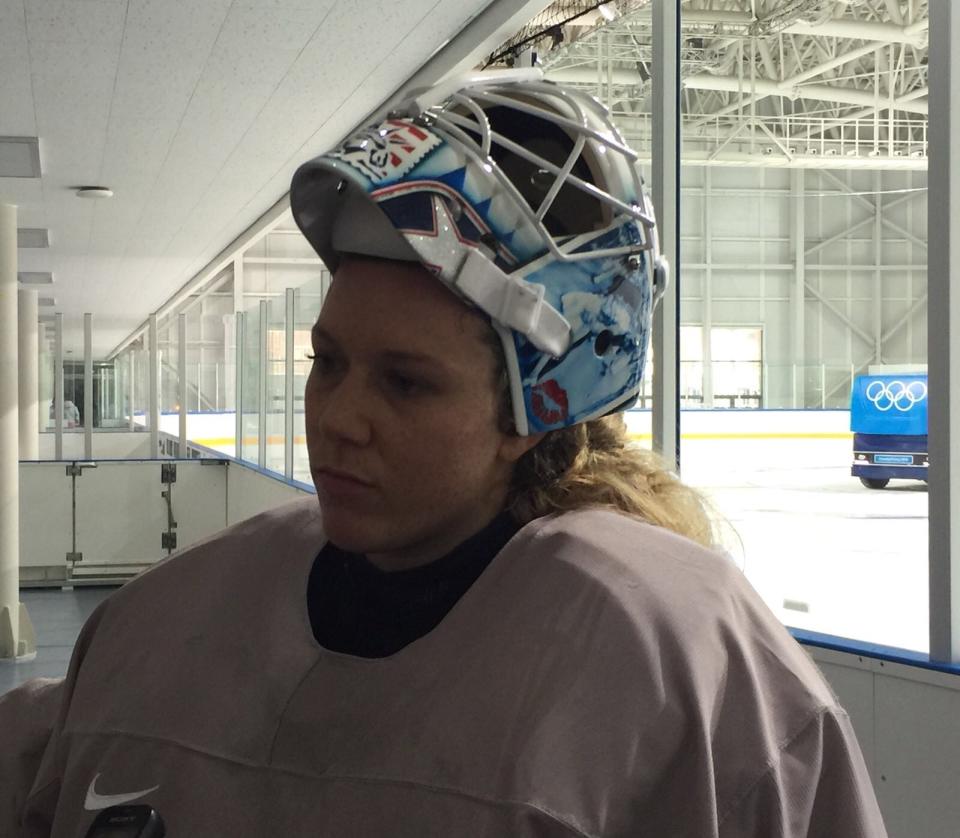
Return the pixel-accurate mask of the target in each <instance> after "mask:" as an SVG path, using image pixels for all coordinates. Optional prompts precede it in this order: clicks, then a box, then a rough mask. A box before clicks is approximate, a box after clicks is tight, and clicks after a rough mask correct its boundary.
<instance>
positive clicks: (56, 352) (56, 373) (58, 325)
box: [53, 311, 63, 460]
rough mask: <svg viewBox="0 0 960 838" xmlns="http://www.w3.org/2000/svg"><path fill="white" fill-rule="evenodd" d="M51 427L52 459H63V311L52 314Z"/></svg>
mask: <svg viewBox="0 0 960 838" xmlns="http://www.w3.org/2000/svg"><path fill="white" fill-rule="evenodd" d="M53 323H54V335H53V340H54V348H53V356H54V357H53V427H54V434H55V436H54V452H55V453H54V459H55V460H62V459H63V312H60V311H58V312H57V313H56V314H55V315H54V321H53Z"/></svg>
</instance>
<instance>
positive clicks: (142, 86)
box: [0, 0, 544, 357]
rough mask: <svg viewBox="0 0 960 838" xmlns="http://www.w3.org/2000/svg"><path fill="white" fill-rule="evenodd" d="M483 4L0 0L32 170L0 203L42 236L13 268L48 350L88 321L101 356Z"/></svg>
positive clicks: (6, 96) (3, 63) (8, 87)
mask: <svg viewBox="0 0 960 838" xmlns="http://www.w3.org/2000/svg"><path fill="white" fill-rule="evenodd" d="M488 2H489V0H402V2H398V1H397V0H234V1H233V2H231V0H0V136H36V137H39V140H40V160H41V166H42V172H43V174H42V177H41V178H39V179H26V178H3V177H0V202H3V203H10V204H16V205H18V207H19V219H18V226H19V227H45V228H49V230H50V247H49V249H44V250H41V249H21V250H19V251H18V254H19V269H20V270H21V271H52V272H53V275H54V279H55V284H54V285H53V286H45V287H42V288H41V293H43V294H44V295H45V296H46V295H48V294H49V295H50V296H55V297H56V300H57V307H56V311H62V312H63V313H64V326H65V330H64V331H65V345H66V346H68V347H70V348H73V349H79V348H80V347H81V346H82V339H81V336H80V330H81V320H82V314H83V312H86V311H91V312H94V314H95V319H94V324H95V328H94V355H95V357H101V356H103V355H105V354H106V353H107V352H109V350H110V349H112V348H113V347H114V346H116V345H117V343H119V342H120V341H121V340H122V339H123V338H124V337H126V336H127V335H128V334H129V333H130V332H131V331H132V330H133V329H134V328H135V327H137V326H138V325H139V324H140V323H142V322H143V320H144V319H145V318H146V317H147V315H148V314H149V313H150V312H151V311H153V310H155V309H157V308H158V307H159V306H160V305H161V303H163V302H164V301H165V300H166V299H167V298H168V297H169V296H170V295H171V294H172V293H173V292H174V291H175V290H176V289H177V288H179V287H180V286H181V285H183V284H184V283H185V282H186V281H187V280H189V279H190V277H192V276H193V275H194V274H196V273H197V272H198V271H199V270H201V268H203V266H204V265H206V264H207V263H208V262H209V261H210V260H211V259H212V258H213V257H214V256H215V255H216V254H217V253H218V252H219V251H220V250H222V249H223V248H224V247H225V246H226V245H227V244H228V243H229V242H230V241H231V240H233V239H234V238H235V237H236V236H237V235H238V234H239V233H241V232H242V231H243V230H244V229H245V228H246V227H248V226H249V225H250V224H252V223H253V222H254V221H255V220H256V219H257V218H258V217H259V216H261V215H262V214H263V213H264V212H265V211H266V210H267V209H268V208H270V207H271V206H272V205H273V204H274V203H275V202H276V201H277V200H278V199H279V198H281V197H282V196H283V195H284V193H285V192H286V191H287V187H288V185H289V182H290V177H291V175H292V174H293V171H294V170H295V168H296V167H297V165H298V164H299V163H301V162H302V161H304V160H306V159H308V158H310V157H312V156H314V155H316V154H318V153H320V152H321V151H323V150H324V149H325V148H327V147H329V146H330V145H331V144H333V143H334V142H335V141H336V140H337V139H339V138H340V137H341V136H342V135H343V134H344V133H345V132H347V131H348V130H349V129H350V128H352V127H353V126H354V125H355V124H356V123H357V122H359V121H360V120H361V119H363V117H364V116H365V115H366V114H368V113H369V112H370V111H371V110H373V109H374V108H376V107H378V106H379V105H380V104H381V103H382V102H383V101H385V100H386V99H388V98H389V97H390V95H391V94H393V93H394V92H395V91H396V89H397V88H398V87H400V86H402V85H403V83H404V81H405V80H406V79H408V78H410V77H411V76H412V75H413V74H414V73H415V72H416V71H417V70H418V69H419V68H420V67H421V65H423V64H424V62H425V61H426V59H427V58H428V57H429V56H431V55H432V54H433V53H434V52H435V51H436V50H437V49H438V48H440V47H442V46H443V45H444V44H445V43H446V42H447V41H448V40H449V39H451V38H452V37H453V36H454V35H456V34H457V33H458V32H459V31H460V30H462V29H463V27H464V26H465V25H466V24H467V23H468V22H469V21H470V20H471V18H473V17H474V16H475V15H476V14H477V13H478V12H480V11H481V10H482V9H483V8H484V7H485V6H487V3H488ZM493 5H496V3H495V4H493ZM500 5H503V3H500ZM507 5H511V6H513V7H521V6H524V5H525V4H524V3H522V2H514V3H512V4H507ZM539 5H540V6H542V5H544V3H542V2H541V3H540V4H539ZM87 184H94V185H103V186H108V187H110V188H111V189H113V191H114V193H115V196H114V197H113V198H112V199H109V200H102V201H93V200H83V199H80V198H77V197H76V196H75V194H74V192H73V190H72V189H71V187H75V186H79V185H87Z"/></svg>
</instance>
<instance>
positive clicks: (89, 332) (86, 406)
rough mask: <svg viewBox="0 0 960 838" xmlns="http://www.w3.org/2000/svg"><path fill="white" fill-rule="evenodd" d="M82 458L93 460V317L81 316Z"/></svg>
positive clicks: (90, 315) (88, 315) (87, 314)
mask: <svg viewBox="0 0 960 838" xmlns="http://www.w3.org/2000/svg"><path fill="white" fill-rule="evenodd" d="M83 458H84V459H85V460H92V459H93V315H92V314H90V312H87V313H86V314H84V315H83Z"/></svg>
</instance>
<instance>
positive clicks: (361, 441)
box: [316, 372, 371, 445]
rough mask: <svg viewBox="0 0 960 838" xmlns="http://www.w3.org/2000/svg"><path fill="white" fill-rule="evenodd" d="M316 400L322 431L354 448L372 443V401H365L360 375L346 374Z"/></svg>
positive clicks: (318, 424)
mask: <svg viewBox="0 0 960 838" xmlns="http://www.w3.org/2000/svg"><path fill="white" fill-rule="evenodd" d="M316 399H317V402H318V403H317V405H316V407H317V411H316V423H317V426H318V430H320V431H321V432H322V433H324V434H326V435H328V436H330V437H335V438H337V439H340V440H342V441H345V442H350V443H352V444H354V445H365V444H366V443H367V442H369V441H370V436H371V424H370V416H369V410H368V407H369V400H368V399H367V398H365V395H364V388H363V384H362V380H361V378H360V376H359V375H357V374H355V373H353V372H349V373H347V374H345V375H344V376H342V377H341V378H340V380H339V381H338V382H337V383H336V385H335V386H333V387H330V388H328V389H326V390H325V391H324V392H323V393H322V394H318V395H317V396H316Z"/></svg>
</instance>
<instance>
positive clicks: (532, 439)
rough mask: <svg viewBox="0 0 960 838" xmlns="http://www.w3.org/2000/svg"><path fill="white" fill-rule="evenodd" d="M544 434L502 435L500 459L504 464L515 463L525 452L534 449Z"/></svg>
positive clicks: (542, 432) (543, 432)
mask: <svg viewBox="0 0 960 838" xmlns="http://www.w3.org/2000/svg"><path fill="white" fill-rule="evenodd" d="M545 434H546V432H545V431H541V432H540V433H538V434H530V435H529V436H519V435H518V434H515V433H512V432H511V433H505V434H503V435H502V441H501V443H500V459H501V460H503V461H504V462H506V463H511V464H512V463H515V462H516V461H517V460H519V459H520V458H521V457H522V456H523V455H524V454H526V453H527V451H529V450H530V449H531V448H535V447H536V446H537V444H538V443H539V442H540V440H541V439H543V437H544V436H545Z"/></svg>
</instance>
